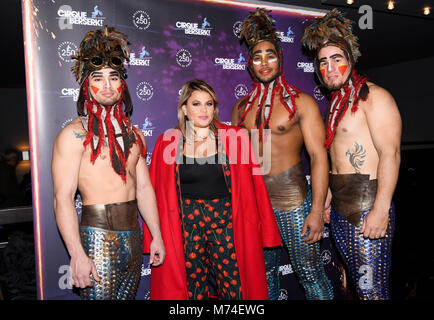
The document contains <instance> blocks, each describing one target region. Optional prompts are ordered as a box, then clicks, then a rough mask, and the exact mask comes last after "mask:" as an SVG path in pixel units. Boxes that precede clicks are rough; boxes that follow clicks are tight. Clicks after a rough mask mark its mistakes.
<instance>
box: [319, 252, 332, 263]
mask: <svg viewBox="0 0 434 320" xmlns="http://www.w3.org/2000/svg"><path fill="white" fill-rule="evenodd" d="M321 259H322V262H323V263H324V265H326V264H329V263H330V261H332V254H331V253H330V251H328V250H324V251H323V252H321Z"/></svg>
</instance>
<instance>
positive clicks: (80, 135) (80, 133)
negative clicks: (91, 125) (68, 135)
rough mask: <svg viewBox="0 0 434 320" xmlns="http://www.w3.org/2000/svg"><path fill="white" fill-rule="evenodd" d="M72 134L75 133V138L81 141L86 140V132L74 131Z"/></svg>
mask: <svg viewBox="0 0 434 320" xmlns="http://www.w3.org/2000/svg"><path fill="white" fill-rule="evenodd" d="M72 132H73V133H74V135H75V137H76V138H78V139H80V140H83V139H84V138H86V132H75V131H74V130H72Z"/></svg>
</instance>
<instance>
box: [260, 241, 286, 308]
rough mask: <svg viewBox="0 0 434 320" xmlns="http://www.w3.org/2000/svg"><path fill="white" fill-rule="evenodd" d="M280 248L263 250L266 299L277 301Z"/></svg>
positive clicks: (278, 293)
mask: <svg viewBox="0 0 434 320" xmlns="http://www.w3.org/2000/svg"><path fill="white" fill-rule="evenodd" d="M281 251H282V248H281V247H275V248H265V249H264V259H265V275H266V277H267V288H268V299H270V300H278V299H279V295H280V279H279V266H280V256H281V253H282V252H281Z"/></svg>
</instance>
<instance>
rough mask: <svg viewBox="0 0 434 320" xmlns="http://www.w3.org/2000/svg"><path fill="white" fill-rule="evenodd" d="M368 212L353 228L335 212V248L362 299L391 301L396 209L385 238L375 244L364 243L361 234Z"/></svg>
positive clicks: (333, 220) (366, 241)
mask: <svg viewBox="0 0 434 320" xmlns="http://www.w3.org/2000/svg"><path fill="white" fill-rule="evenodd" d="M369 212H370V210H367V211H365V212H363V213H362V216H361V218H360V222H359V225H358V226H354V225H352V224H350V223H349V222H347V220H345V219H344V218H342V217H341V215H340V214H339V213H337V212H336V211H334V210H333V208H332V211H331V215H330V219H331V221H330V226H331V230H332V234H333V238H334V240H335V243H336V247H337V248H338V250H339V253H340V254H341V256H342V258H343V260H344V263H345V265H346V267H347V270H348V272H349V276H350V279H351V282H352V284H353V286H354V288H355V290H356V292H357V294H358V296H359V298H360V299H362V300H388V299H390V289H389V276H390V271H391V259H392V237H393V233H394V229H395V210H394V208H393V206H392V208H391V209H390V210H389V224H388V226H387V231H386V237H384V238H381V239H375V240H371V239H368V238H367V239H365V238H364V237H363V234H360V230H361V228H362V222H363V219H364V218H365V217H366V215H367V214H368V213H369Z"/></svg>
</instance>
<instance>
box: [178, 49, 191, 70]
mask: <svg viewBox="0 0 434 320" xmlns="http://www.w3.org/2000/svg"><path fill="white" fill-rule="evenodd" d="M191 61H193V58H192V56H191V53H190V52H189V51H188V50H185V49H180V50H178V52H177V53H176V62H177V63H178V65H179V66H181V67H183V68H187V67H188V66H190V64H191Z"/></svg>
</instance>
